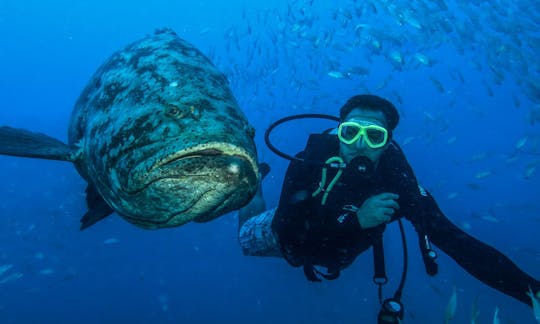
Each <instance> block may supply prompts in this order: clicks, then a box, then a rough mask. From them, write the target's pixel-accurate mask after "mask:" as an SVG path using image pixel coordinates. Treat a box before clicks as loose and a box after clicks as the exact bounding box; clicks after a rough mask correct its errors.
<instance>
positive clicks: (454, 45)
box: [0, 0, 540, 324]
mask: <svg viewBox="0 0 540 324" xmlns="http://www.w3.org/2000/svg"><path fill="white" fill-rule="evenodd" d="M537 21H540V3H539V2H537V1H531V0H517V1H511V0H498V1H461V0H459V1H457V0H456V1H443V0H439V1H427V0H426V1H405V0H399V1H383V0H368V1H361V0H358V1H350V0H349V1H345V0H343V1H317V0H312V1H305V0H296V1H282V0H280V1H271V2H269V1H239V0H229V1H215V0H214V1H172V0H154V1H151V2H150V1H140V0H136V1H103V0H97V1H66V0H63V1H61V0H50V1H37V0H22V1H21V0H18V1H14V0H0V125H10V126H13V127H18V128H26V129H30V130H34V131H39V132H42V133H45V134H48V135H50V136H53V137H56V138H58V139H61V140H63V141H67V128H68V123H69V117H70V113H71V109H72V107H73V105H74V103H75V101H76V99H77V98H78V96H79V94H80V92H81V90H82V89H83V87H84V86H85V85H86V83H87V82H88V80H89V79H90V77H91V75H92V74H93V73H94V71H95V70H96V69H97V67H98V66H99V65H100V64H101V63H102V62H103V61H104V60H105V59H106V58H107V57H108V56H109V55H111V54H112V53H113V52H114V51H116V50H118V49H120V48H122V47H124V46H125V45H127V44H128V43H131V42H133V41H135V40H138V39H140V38H142V37H143V36H145V35H149V34H151V33H152V32H153V31H154V30H155V29H157V28H162V27H170V28H172V29H174V30H175V31H176V32H177V34H178V35H179V36H180V37H181V38H183V39H185V40H187V41H188V42H190V43H192V44H194V45H195V46H196V47H197V48H199V49H200V50H201V51H202V52H203V53H205V54H206V55H207V56H208V57H209V58H210V59H211V60H212V61H213V62H214V63H215V64H216V65H217V66H218V68H219V69H220V70H221V71H223V72H224V73H225V74H226V75H227V77H228V79H229V81H230V83H231V88H232V90H233V93H234V95H235V96H236V98H237V100H238V102H239V104H240V107H241V108H242V109H243V111H244V112H245V113H246V115H247V116H248V119H249V121H250V122H251V123H252V125H253V126H255V128H256V129H257V135H256V144H257V148H258V154H259V159H260V160H261V161H265V162H267V163H269V164H270V165H271V167H272V171H271V173H270V174H269V176H268V177H267V178H266V179H265V180H264V182H263V188H264V193H265V198H266V202H267V206H268V207H274V206H276V205H277V202H278V198H279V193H280V190H281V185H282V181H283V177H284V172H285V169H286V167H287V161H285V160H283V159H281V158H280V157H277V156H276V155H274V154H273V153H272V152H270V151H269V150H268V148H267V147H266V146H265V144H264V141H263V134H264V131H265V129H266V128H267V127H268V126H269V125H270V123H271V122H272V121H275V120H277V119H279V118H281V117H284V116H288V115H291V114H299V113H325V114H333V115H337V114H338V110H339V107H340V106H341V105H342V104H343V103H344V102H345V101H346V100H347V99H348V98H349V97H350V96H352V95H355V94H360V93H373V94H377V95H380V96H383V97H385V98H388V99H389V100H391V101H392V102H393V103H394V104H395V105H396V106H397V108H398V109H399V111H400V113H401V121H400V125H399V126H398V128H397V130H396V132H395V139H396V140H397V142H398V143H400V145H401V146H402V148H403V150H404V151H405V153H406V154H407V157H408V160H409V162H410V163H411V165H412V167H413V169H414V170H415V173H416V176H417V178H418V180H419V181H420V183H422V184H423V185H424V186H425V187H426V188H427V189H429V190H430V191H431V192H432V194H433V195H434V196H435V198H436V200H437V201H438V203H439V205H440V207H441V208H442V210H443V211H444V212H445V214H446V215H447V216H448V217H449V218H450V219H451V220H452V221H453V222H454V223H455V224H457V225H458V226H459V227H461V228H463V229H465V230H466V231H467V232H468V233H470V234H472V235H473V236H475V237H476V238H478V239H480V240H482V241H484V242H486V243H488V244H490V245H492V246H494V247H495V248H497V249H499V250H500V251H502V252H503V253H505V254H506V255H507V256H509V257H510V258H511V259H512V260H513V261H514V262H515V263H517V264H518V265H519V266H520V267H521V268H522V269H523V270H525V271H526V272H528V273H529V274H531V275H532V276H534V277H536V278H539V277H540V246H539V239H538V229H539V228H540V201H539V198H540V195H539V194H540V189H539V187H540V175H539V173H540V170H538V167H539V164H540V129H539V124H540V78H539V77H540V61H539V60H538V53H539V52H540V33H539V32H538V24H537V23H536V22H537ZM332 126H334V124H332V123H331V122H326V121H319V120H300V121H293V122H291V123H289V124H286V125H283V126H280V127H278V128H277V129H276V131H275V133H274V134H273V136H272V140H273V142H274V143H275V145H276V146H278V147H279V148H280V149H282V150H283V151H285V152H287V153H290V154H293V153H296V152H297V151H299V150H301V149H302V148H303V147H304V144H305V142H306V140H307V137H308V135H309V134H310V133H315V132H321V131H322V130H324V129H326V128H328V127H332ZM0 179H1V180H0V323H74V322H77V323H118V322H129V323H148V322H157V323H159V322H172V323H176V322H183V323H208V322H217V321H219V322H223V323H233V322H236V323H238V322H240V323H250V322H258V323H275V322H280V323H311V324H314V323H363V322H367V323H374V322H375V320H376V316H377V312H378V310H379V305H378V299H377V288H376V285H375V284H373V282H372V276H373V264H372V262H373V260H372V254H371V252H370V251H368V252H367V253H364V254H362V255H361V256H360V257H358V259H357V260H356V261H355V263H354V264H353V265H352V266H351V267H350V268H348V269H346V270H345V271H343V272H342V274H341V277H340V278H339V279H338V280H335V281H325V282H322V283H311V282H308V281H307V280H306V279H305V278H304V274H303V273H302V271H301V269H298V268H292V267H290V266H289V265H288V264H287V263H286V262H285V261H284V260H282V259H277V258H260V257H244V256H242V252H241V250H240V248H239V246H238V244H237V237H236V235H237V215H236V212H234V213H230V214H228V215H225V216H223V217H221V218H218V219H217V220H214V221H212V222H209V223H204V224H187V225H184V226H181V227H178V228H174V229H165V230H163V229H162V230H157V231H147V230H142V229H139V228H136V227H135V226H133V225H130V224H128V223H127V222H125V221H124V220H122V219H121V218H120V217H118V216H117V215H114V216H112V217H108V218H107V219H105V220H103V221H101V222H99V223H98V224H96V225H94V226H92V227H91V228H89V229H87V230H85V231H83V232H80V231H79V219H80V217H81V216H82V215H83V214H84V213H85V211H86V206H85V199H84V197H85V196H84V190H85V188H86V183H85V182H84V181H83V179H82V178H81V177H80V176H79V175H78V174H77V172H76V171H75V168H74V167H73V165H71V164H70V163H65V162H57V161H46V160H34V159H24V158H14V157H7V156H0ZM405 225H406V232H407V237H408V243H409V244H408V248H409V272H408V280H407V282H406V284H405V290H404V295H403V302H404V304H405V311H406V314H405V318H404V322H405V323H442V322H444V319H445V309H446V307H447V304H448V302H449V299H450V296H451V295H452V291H453V288H454V287H455V288H456V291H457V302H458V303H457V310H456V314H455V318H454V319H453V320H452V322H455V323H466V322H470V319H471V312H472V308H473V304H475V300H477V305H478V309H479V312H480V317H479V322H480V323H491V322H493V314H494V311H495V308H496V307H498V308H499V309H500V311H499V317H500V319H501V322H502V323H533V322H534V317H533V314H532V311H531V309H530V308H529V307H528V306H526V305H524V304H522V303H520V302H518V301H516V300H514V299H513V298H511V297H508V296H505V295H503V294H502V293H499V292H497V291H495V290H493V289H491V288H489V287H487V286H485V285H484V284H482V283H480V282H479V281H477V280H476V279H474V278H473V277H472V276H470V275H469V274H467V273H466V272H465V271H464V270H462V269H461V268H460V267H459V266H457V265H456V264H455V263H454V261H453V260H451V259H450V258H449V257H447V256H446V255H444V254H443V253H442V252H441V253H439V259H438V263H439V274H438V275H437V276H435V277H429V276H428V275H427V274H426V272H425V270H424V265H423V263H422V259H421V256H420V252H419V249H418V243H417V236H416V234H415V232H414V230H413V228H412V226H411V225H410V224H408V223H406V224H405ZM385 248H386V251H387V252H386V263H387V272H388V275H389V277H390V281H389V283H388V284H387V285H386V286H385V288H384V290H383V292H384V296H390V295H391V294H393V293H394V290H395V289H396V287H397V284H398V281H399V277H400V275H401V268H402V257H401V253H402V252H401V241H400V237H399V233H398V229H397V224H392V225H390V226H388V229H387V233H386V235H385Z"/></svg>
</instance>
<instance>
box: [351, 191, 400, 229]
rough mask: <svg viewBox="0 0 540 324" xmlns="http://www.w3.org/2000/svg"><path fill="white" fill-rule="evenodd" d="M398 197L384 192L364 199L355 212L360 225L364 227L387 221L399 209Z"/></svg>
mask: <svg viewBox="0 0 540 324" xmlns="http://www.w3.org/2000/svg"><path fill="white" fill-rule="evenodd" d="M398 198H399V195H396V194H394V193H390V192H385V193H382V194H378V195H375V196H371V197H369V198H368V199H366V201H364V203H363V204H362V206H361V207H360V208H359V209H358V211H357V212H356V217H358V222H360V226H361V227H362V228H364V229H365V228H372V227H375V226H377V225H380V224H383V223H387V222H389V221H390V220H391V219H392V216H394V213H395V211H396V210H397V209H399V204H398V202H397V200H398Z"/></svg>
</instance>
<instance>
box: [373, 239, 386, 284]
mask: <svg viewBox="0 0 540 324" xmlns="http://www.w3.org/2000/svg"><path fill="white" fill-rule="evenodd" d="M373 266H374V268H375V274H374V276H373V282H374V283H376V284H378V285H384V284H386V283H387V282H388V277H387V276H386V266H385V264H384V248H383V237H382V235H380V236H379V238H378V239H377V240H376V241H375V243H373Z"/></svg>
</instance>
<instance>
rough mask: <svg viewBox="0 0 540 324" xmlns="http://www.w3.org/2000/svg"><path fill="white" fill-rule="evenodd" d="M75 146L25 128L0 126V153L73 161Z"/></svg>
mask: <svg viewBox="0 0 540 324" xmlns="http://www.w3.org/2000/svg"><path fill="white" fill-rule="evenodd" d="M75 153H76V148H74V147H70V146H68V145H67V144H64V143H62V142H61V141H59V140H57V139H55V138H52V137H50V136H47V135H44V134H41V133H34V132H31V131H28V130H25V129H17V128H12V127H7V126H3V127H0V154H3V155H12V156H22V157H30V158H38V159H48V160H61V161H74V157H73V156H74V155H75Z"/></svg>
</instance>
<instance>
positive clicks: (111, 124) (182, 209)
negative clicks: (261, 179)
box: [69, 29, 258, 228]
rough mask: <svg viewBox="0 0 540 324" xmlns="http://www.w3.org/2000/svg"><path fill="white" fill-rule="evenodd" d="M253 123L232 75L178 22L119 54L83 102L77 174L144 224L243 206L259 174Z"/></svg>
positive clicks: (77, 126)
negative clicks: (178, 30) (177, 29)
mask: <svg viewBox="0 0 540 324" xmlns="http://www.w3.org/2000/svg"><path fill="white" fill-rule="evenodd" d="M253 137H254V130H253V128H252V126H251V125H249V123H248V122H247V119H246V117H245V115H244V114H243V113H242V111H241V110H240V108H239V107H238V104H237V102H236V100H235V98H234V97H233V95H232V93H231V91H230V89H229V85H228V82H227V79H226V78H225V76H224V75H223V74H222V73H221V72H219V71H218V70H217V69H216V68H215V66H214V65H213V64H212V63H211V62H210V61H209V60H208V59H207V58H206V57H205V56H204V55H203V54H202V53H201V52H200V51H199V50H197V49H196V48H195V47H193V46H192V45H190V44H188V43H187V42H185V41H184V40H182V39H180V38H179V37H177V36H176V34H175V33H174V32H172V31H171V30H167V29H166V30H162V31H159V32H157V33H156V34H155V35H153V36H150V37H146V38H144V39H142V40H141V41H138V42H135V43H133V44H131V45H129V46H127V47H126V48H125V49H123V50H121V51H119V52H116V53H115V54H113V55H112V56H111V57H110V58H109V59H108V60H107V61H106V62H105V63H104V64H103V65H102V66H101V67H100V68H99V69H98V71H97V72H96V73H95V74H94V76H93V77H92V79H91V80H90V82H89V84H88V86H87V87H86V88H85V89H84V91H83V92H82V94H81V96H80V98H79V100H78V101H77V103H76V105H75V108H74V111H73V114H72V120H71V124H70V129H69V142H70V144H71V145H77V146H79V147H80V151H79V155H78V156H77V163H76V166H77V168H78V170H79V172H80V173H81V174H82V175H83V177H85V178H86V180H88V181H89V182H90V183H91V184H93V185H95V186H96V188H97V190H98V191H99V193H100V194H101V195H102V196H103V198H104V199H105V200H106V201H107V203H108V204H109V205H110V206H111V207H113V208H114V209H115V210H116V211H117V212H118V213H119V214H120V215H122V216H123V217H124V218H126V219H127V220H128V221H130V222H132V223H134V224H136V225H138V226H141V227H145V228H160V227H171V226H178V225H181V224H184V223H186V222H188V221H191V220H195V221H206V220H209V219H213V218H215V217H217V216H220V215H222V214H224V213H226V212H229V211H231V210H234V209H238V208H239V207H241V206H243V205H244V204H245V203H247V201H248V200H249V199H250V198H251V197H252V196H253V194H254V192H255V190H256V187H257V181H258V175H257V174H258V170H257V162H256V153H255V146H254V143H253Z"/></svg>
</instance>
